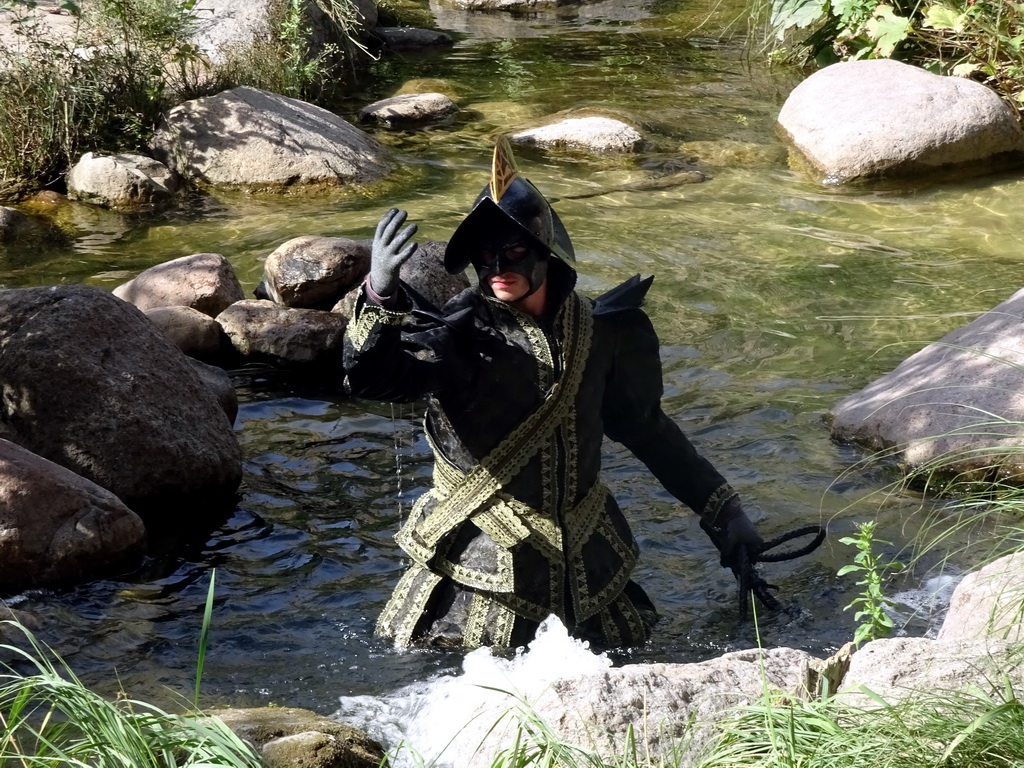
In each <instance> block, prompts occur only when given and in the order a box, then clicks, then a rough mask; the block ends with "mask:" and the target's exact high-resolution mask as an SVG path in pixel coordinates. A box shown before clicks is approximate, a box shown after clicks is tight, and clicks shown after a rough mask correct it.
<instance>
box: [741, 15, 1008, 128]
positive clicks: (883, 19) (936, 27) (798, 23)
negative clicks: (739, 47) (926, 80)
mask: <svg viewBox="0 0 1024 768" xmlns="http://www.w3.org/2000/svg"><path fill="white" fill-rule="evenodd" d="M752 13H753V14H754V15H755V16H759V17H762V18H765V19H766V22H765V23H766V27H767V32H766V34H765V38H766V41H767V44H766V47H767V48H768V49H769V56H770V58H772V59H774V60H791V61H796V62H797V63H801V64H802V63H807V62H808V61H814V62H816V63H817V64H819V65H824V64H829V63H832V62H835V61H840V60H843V61H846V60H851V59H863V58H893V57H898V58H901V59H905V60H909V61H911V62H914V63H918V64H920V65H921V66H923V67H925V68H927V69H929V70H931V71H933V72H936V73H939V74H948V75H956V76H960V77H971V78H974V79H977V80H979V81H981V82H984V83H986V84H987V85H990V86H992V87H993V88H995V89H996V90H997V91H998V92H999V93H1001V94H1002V95H1003V96H1005V97H1006V98H1007V99H1008V100H1010V102H1011V103H1012V104H1013V105H1014V106H1015V107H1017V108H1020V107H1021V106H1022V103H1024V4H1021V3H1017V2H1007V1H1006V0H930V1H929V0H915V1H914V2H911V1H910V0H883V1H880V0H769V4H768V6H767V7H764V9H762V6H760V5H759V4H758V3H757V2H756V1H755V3H754V5H753V10H752Z"/></svg>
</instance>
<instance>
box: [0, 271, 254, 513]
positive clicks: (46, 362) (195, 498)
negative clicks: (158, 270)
mask: <svg viewBox="0 0 1024 768" xmlns="http://www.w3.org/2000/svg"><path fill="white" fill-rule="evenodd" d="M0 348H2V349H3V351H4V364H3V367H2V368H0V398H2V399H0V407H2V409H3V410H2V413H0V437H4V438H6V439H9V440H11V441H12V442H15V443H17V444H19V445H21V446H23V447H24V448H26V449H28V450H30V451H32V452H33V453H36V454H39V455H40V456H43V457H44V458H47V459H49V460H50V461H53V462H56V463H57V464H60V465H61V466H64V467H67V468H68V469H70V470H72V471H73V472H76V473H78V474H79V475H82V476H83V477H85V478H88V479H89V480H92V481H93V482H95V483H97V484H98V485H100V486H102V487H104V488H106V489H107V490H109V491H112V492H113V493H114V494H116V495H117V496H118V497H119V498H120V499H121V500H122V501H123V502H125V504H127V505H128V506H129V507H131V508H132V509H133V510H135V511H136V512H138V513H140V514H143V516H146V515H147V514H150V513H152V514H154V515H155V514H157V513H158V512H160V511H164V510H169V509H171V508H174V509H175V510H176V512H178V511H179V510H180V509H181V508H189V507H191V508H194V509H196V510H197V512H200V511H202V510H203V509H205V508H207V505H208V504H217V505H218V506H219V505H220V504H222V503H223V502H224V501H225V499H226V498H232V497H233V494H234V492H235V490H236V489H237V487H238V484H239V482H240V481H241V476H242V465H241V450H240V448H239V445H238V441H237V440H236V439H235V435H234V432H233V430H232V428H231V425H230V424H229V423H228V421H227V419H225V418H224V415H223V412H222V409H221V406H220V404H219V403H218V401H217V398H216V397H215V396H214V395H213V394H212V393H211V392H210V390H209V389H208V388H207V387H206V386H205V385H204V384H203V382H202V381H201V380H200V378H199V375H198V374H197V373H196V372H195V371H194V370H193V368H192V366H191V365H190V364H189V360H188V358H187V357H185V355H183V354H182V353H181V352H180V351H179V350H178V349H177V348H176V347H175V346H174V345H173V344H171V342H170V341H168V340H167V338H166V337H165V336H164V335H163V333H161V332H160V330H159V329H158V328H157V327H156V326H155V325H154V324H153V323H151V322H150V321H149V320H148V319H147V318H146V316H145V315H144V314H143V313H142V312H140V311H139V310H138V309H136V308H135V307H133V306H132V305H130V304H128V303H127V302H124V301H121V300H120V299H117V298H116V297H114V296H112V295H111V294H110V293H108V292H106V291H104V290H101V289H98V288H91V287H86V286H66V287H65V286H62V287H51V288H26V289H21V290H6V291H0ZM182 505H188V506H182ZM179 513H180V512H179Z"/></svg>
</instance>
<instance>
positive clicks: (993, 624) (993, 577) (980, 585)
mask: <svg viewBox="0 0 1024 768" xmlns="http://www.w3.org/2000/svg"><path fill="white" fill-rule="evenodd" d="M989 637H992V638H996V639H998V640H1003V641H1007V642H1011V643H1013V642H1016V643H1019V642H1021V641H1024V552H1018V553H1016V554H1014V555H1008V556H1007V557H1001V558H999V559H998V560H996V561H994V562H992V563H989V564H988V565H986V566H985V567H983V568H981V569H979V570H977V571H972V572H971V573H969V574H967V575H966V576H965V577H964V579H963V581H961V582H960V583H959V584H958V585H957V587H956V590H954V592H953V597H952V598H950V601H949V613H947V614H946V618H945V619H944V620H943V622H942V627H941V628H940V629H939V635H938V638H937V639H939V640H982V639H985V638H989Z"/></svg>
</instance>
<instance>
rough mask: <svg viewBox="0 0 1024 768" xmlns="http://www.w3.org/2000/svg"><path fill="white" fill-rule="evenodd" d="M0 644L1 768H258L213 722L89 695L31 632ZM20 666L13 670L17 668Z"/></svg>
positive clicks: (245, 747) (16, 630)
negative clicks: (2, 659) (5, 661)
mask: <svg viewBox="0 0 1024 768" xmlns="http://www.w3.org/2000/svg"><path fill="white" fill-rule="evenodd" d="M3 624H4V625H6V626H7V627H9V628H10V629H12V630H13V632H12V634H15V635H18V634H21V635H23V638H24V640H23V641H19V642H17V643H11V644H5V645H0V654H2V655H3V656H5V657H9V658H11V659H12V660H11V662H10V663H9V664H3V665H0V766H11V767H12V768H13V767H14V766H17V768H43V767H44V766H46V767H47V768H49V767H50V766H55V765H65V766H92V767H93V768H108V767H109V768H115V767H118V768H123V766H133V767H134V768H193V767H198V766H225V767H226V768H259V766H261V765H262V764H263V763H262V762H261V760H260V758H259V756H258V755H257V754H256V753H255V751H254V750H253V749H252V747H251V746H250V745H249V744H247V743H246V742H245V741H243V740H242V739H240V738H239V737H238V736H236V735H235V734H234V733H232V732H231V730H230V729H228V727H227V726H225V725H224V724H223V723H222V722H221V721H220V720H218V719H216V718H212V717H210V718H208V717H203V716H202V715H201V714H200V713H199V712H198V711H189V712H186V713H185V714H181V715H179V714H171V713H168V712H165V711H164V710H162V709H159V708H158V707H155V706H153V705H152V704H148V703H146V702H143V701H138V700H134V699H128V698H119V699H117V700H116V701H109V700H107V699H105V698H104V697H102V696H100V695H99V694H97V693H95V692H93V691H92V690H90V689H89V688H87V687H86V686H85V685H83V684H82V682H81V681H80V680H79V679H78V678H77V677H76V676H75V674H74V672H73V671H72V670H71V668H70V667H69V666H68V665H67V664H66V663H65V662H64V661H63V660H62V659H61V658H60V657H59V656H58V655H57V654H55V653H53V651H51V650H50V649H49V648H47V647H45V646H44V645H43V644H42V643H40V642H39V641H38V640H37V639H36V638H35V637H34V636H33V635H32V633H31V632H29V631H28V630H27V629H25V628H24V627H23V626H22V625H20V624H18V623H17V622H13V621H5V622H3ZM16 668H17V669H16Z"/></svg>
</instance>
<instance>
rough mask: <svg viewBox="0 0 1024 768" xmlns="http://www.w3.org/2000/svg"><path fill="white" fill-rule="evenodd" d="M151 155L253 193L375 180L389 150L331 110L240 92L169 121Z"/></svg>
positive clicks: (190, 107) (182, 110)
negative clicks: (153, 154)
mask: <svg viewBox="0 0 1024 768" xmlns="http://www.w3.org/2000/svg"><path fill="white" fill-rule="evenodd" d="M151 148H152V149H153V152H154V153H155V154H156V155H157V156H158V157H160V158H161V159H162V160H164V162H165V163H167V165H168V166H169V167H171V168H173V169H174V170H176V171H177V172H178V173H180V174H181V175H182V176H184V177H186V178H189V179H192V180H194V181H196V182H199V183H201V184H209V185H213V186H224V187H231V188H241V189H246V190H249V191H276V192H281V191H284V190H286V189H289V188H293V187H297V186H300V187H335V186H339V185H345V184H357V183H364V182H370V181H375V180H378V179H380V178H382V177H383V176H385V175H386V174H387V173H388V171H389V170H390V166H389V162H388V155H387V151H386V150H385V149H384V148H383V147H382V146H381V145H380V144H378V143H377V142H376V141H374V140H373V139H372V138H370V137H369V136H368V135H366V134H365V133H363V132H362V131H360V130H359V129H358V128H356V127H354V126H353V125H351V124H349V123H347V122H345V121H344V120H342V119H341V118H340V117H338V116H337V115H335V114H334V113H332V112H328V111H327V110H326V109H321V108H320V107H316V106H314V105H312V104H307V103H306V102H303V101H299V100H297V99H290V98H287V97H285V96H278V95H276V94H273V93H268V92H266V91H260V90H258V89H256V88H250V87H248V86H241V87H238V88H234V89H232V90H229V91H223V92H222V93H219V94H217V95H216V96H208V97H205V98H201V99H194V100H192V101H187V102H185V103H184V104H180V105H178V106H177V107H175V108H174V109H172V110H170V112H168V113H167V114H165V115H164V118H163V120H162V122H161V124H160V127H159V128H158V129H157V132H156V134H155V135H154V137H153V140H152V142H151Z"/></svg>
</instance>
